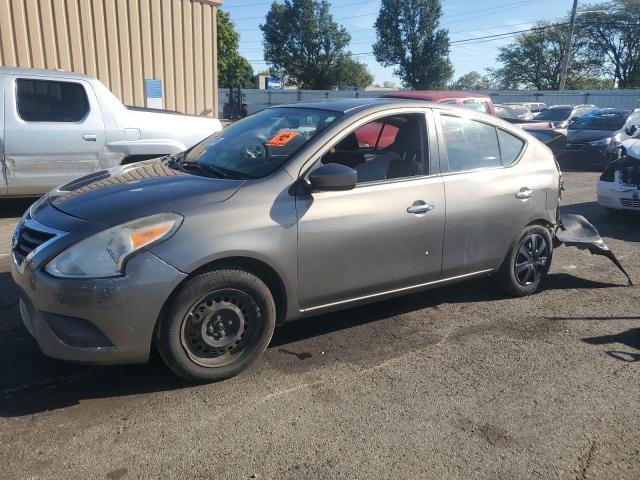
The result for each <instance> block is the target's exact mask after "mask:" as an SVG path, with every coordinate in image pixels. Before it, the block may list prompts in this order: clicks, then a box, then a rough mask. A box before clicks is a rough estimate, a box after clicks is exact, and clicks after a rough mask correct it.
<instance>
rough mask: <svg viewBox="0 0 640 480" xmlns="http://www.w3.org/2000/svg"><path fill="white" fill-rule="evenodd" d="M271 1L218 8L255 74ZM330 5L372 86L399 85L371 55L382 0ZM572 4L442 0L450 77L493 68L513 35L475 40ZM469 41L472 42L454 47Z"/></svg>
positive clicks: (565, 0) (245, 0) (230, 0)
mask: <svg viewBox="0 0 640 480" xmlns="http://www.w3.org/2000/svg"><path fill="white" fill-rule="evenodd" d="M271 3H272V0H225V1H224V3H223V6H222V9H223V10H225V11H226V12H229V13H230V14H231V20H232V21H233V22H234V24H235V26H236V30H237V31H238V33H239V34H240V54H241V55H243V56H245V57H246V58H247V59H248V60H249V61H250V63H251V65H252V66H253V69H254V71H255V72H256V73H257V72H259V71H261V70H265V69H266V68H267V64H266V63H265V62H264V57H263V51H262V32H261V31H260V29H259V26H260V24H261V23H264V19H265V16H266V14H267V12H268V10H269V7H270V6H271ZM330 3H331V13H332V15H333V19H334V21H336V22H338V23H340V24H341V25H343V26H344V27H345V28H346V29H347V31H348V32H349V34H350V35H351V43H350V45H349V47H348V48H349V50H350V51H351V52H352V53H353V54H355V56H356V57H357V58H358V59H359V60H360V61H361V62H364V63H366V64H367V67H368V68H369V71H370V72H371V73H372V74H373V76H374V82H375V83H376V84H382V82H384V81H391V82H394V83H395V84H396V85H398V86H399V85H400V83H401V82H400V80H399V79H398V78H397V77H395V76H394V75H393V67H388V68H385V67H383V66H382V65H380V64H379V63H378V62H376V60H375V58H374V56H373V54H371V51H372V47H371V46H372V45H373V43H374V42H375V40H376V34H375V29H374V27H373V24H374V23H375V21H376V18H377V15H378V11H379V8H380V0H332V1H330ZM572 3H573V2H572V0H524V1H523V0H520V1H518V0H484V1H469V0H442V12H443V15H442V18H441V19H440V24H441V26H442V27H444V28H447V29H448V30H449V39H450V41H451V42H452V45H451V53H450V58H451V62H452V64H453V67H454V69H455V74H454V79H457V78H458V77H460V76H461V75H463V74H465V73H468V72H470V71H472V70H475V71H478V72H480V73H484V72H485V69H486V68H493V67H496V66H497V64H496V56H497V55H498V49H499V48H500V47H502V46H504V45H507V44H508V43H510V42H511V41H512V40H513V36H510V37H509V36H507V37H502V38H500V37H499V38H488V39H487V38H485V39H477V37H486V36H490V35H497V34H504V33H506V32H513V31H518V30H526V29H527V28H530V27H532V26H533V24H534V23H535V22H536V21H539V20H547V21H555V20H559V19H561V18H562V17H565V16H566V15H568V13H569V11H570V9H571V5H572ZM582 3H585V2H584V1H583V2H582ZM468 39H476V40H471V41H468V42H466V43H461V44H455V43H454V42H456V41H461V40H468ZM469 42H473V43H469Z"/></svg>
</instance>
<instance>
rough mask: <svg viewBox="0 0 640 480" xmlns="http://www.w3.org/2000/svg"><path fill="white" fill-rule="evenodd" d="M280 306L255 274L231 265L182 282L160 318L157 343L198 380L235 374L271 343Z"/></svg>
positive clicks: (175, 365)
mask: <svg viewBox="0 0 640 480" xmlns="http://www.w3.org/2000/svg"><path fill="white" fill-rule="evenodd" d="M275 319H276V309H275V303H274V300H273V296H272V295H271V292H270V291H269V288H268V287H267V286H266V285H265V284H264V282H263V281H262V280H260V279H259V278H258V277H257V276H255V275H254V274H253V273H251V272H249V271H247V270H245V269H243V268H241V267H234V266H229V267H226V268H220V269H216V270H213V271H210V272H206V273H203V274H200V275H198V276H195V277H193V278H191V279H189V280H187V282H186V283H185V284H184V285H183V286H182V288H181V289H180V291H179V292H178V294H177V295H176V296H175V298H174V299H173V301H171V303H170V304H169V306H168V308H167V309H166V311H165V313H164V315H163V316H162V318H161V320H160V324H159V326H158V330H157V333H156V344H157V347H158V351H159V353H160V356H161V357H162V359H163V360H164V362H165V363H166V364H167V365H168V366H169V368H171V370H173V371H174V372H175V373H176V374H178V375H179V376H181V377H182V378H184V379H186V380H188V381H192V382H212V381H217V380H223V379H225V378H229V377H233V376H234V375H237V374H238V373H240V372H241V371H242V370H244V369H245V368H247V367H248V366H249V365H250V364H251V363H252V362H253V361H255V360H256V359H257V358H258V357H259V356H260V354H262V352H263V351H264V350H265V349H266V348H267V345H268V344H269V341H270V340H271V336H272V334H273V329H274V327H275Z"/></svg>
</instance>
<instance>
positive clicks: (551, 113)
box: [536, 108, 572, 122]
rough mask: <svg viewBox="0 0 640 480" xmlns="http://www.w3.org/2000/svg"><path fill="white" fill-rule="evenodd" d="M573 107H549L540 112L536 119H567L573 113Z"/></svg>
mask: <svg viewBox="0 0 640 480" xmlns="http://www.w3.org/2000/svg"><path fill="white" fill-rule="evenodd" d="M571 110H572V109H571V108H548V109H546V110H543V111H542V112H540V115H538V116H537V117H536V120H552V121H556V122H557V121H559V120H567V119H568V118H569V116H570V115H571Z"/></svg>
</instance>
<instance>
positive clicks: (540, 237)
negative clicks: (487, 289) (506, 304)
mask: <svg viewBox="0 0 640 480" xmlns="http://www.w3.org/2000/svg"><path fill="white" fill-rule="evenodd" d="M552 254H553V244H552V240H551V233H550V232H549V230H548V229H547V228H545V227H542V226H540V225H529V226H528V227H526V228H525V229H524V230H523V231H522V233H521V234H520V236H519V237H518V239H517V240H516V242H515V243H514V244H513V247H511V250H510V251H509V254H508V255H507V258H505V259H504V262H503V263H502V266H501V267H500V271H499V272H498V275H497V279H498V283H499V285H500V287H501V288H502V289H503V290H504V291H505V292H507V293H508V294H509V295H513V296H517V297H521V296H525V295H530V294H532V293H535V292H536V291H537V290H538V289H539V288H540V285H541V284H542V282H543V281H544V278H545V277H546V275H547V272H548V271H549V267H550V265H551V257H552Z"/></svg>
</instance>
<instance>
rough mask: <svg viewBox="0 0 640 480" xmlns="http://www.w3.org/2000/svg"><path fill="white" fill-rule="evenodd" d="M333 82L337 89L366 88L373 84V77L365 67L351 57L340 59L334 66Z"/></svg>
mask: <svg viewBox="0 0 640 480" xmlns="http://www.w3.org/2000/svg"><path fill="white" fill-rule="evenodd" d="M336 72H337V73H338V75H337V76H336V78H335V80H334V82H335V84H336V86H337V87H338V88H342V89H344V88H346V87H349V86H352V87H358V88H366V87H368V86H369V85H371V84H372V83H373V75H371V73H369V70H367V66H366V65H365V64H364V63H362V62H359V61H357V60H355V59H353V58H351V57H345V58H343V59H341V60H340V61H339V62H338V64H337V65H336Z"/></svg>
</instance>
